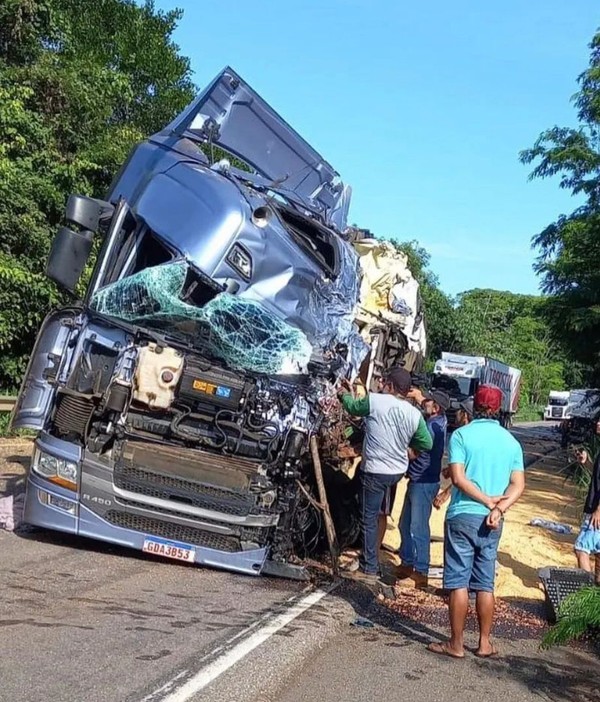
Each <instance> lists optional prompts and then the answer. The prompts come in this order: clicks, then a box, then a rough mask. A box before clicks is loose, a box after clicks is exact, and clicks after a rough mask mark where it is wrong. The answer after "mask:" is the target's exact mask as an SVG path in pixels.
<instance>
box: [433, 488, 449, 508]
mask: <svg viewBox="0 0 600 702" xmlns="http://www.w3.org/2000/svg"><path fill="white" fill-rule="evenodd" d="M449 499H450V488H449V487H447V488H446V489H445V490H440V491H439V492H438V494H437V495H436V496H435V499H434V500H433V506H434V507H435V508H436V509H440V508H441V506H442V505H443V504H444V503H445V502H448V500H449Z"/></svg>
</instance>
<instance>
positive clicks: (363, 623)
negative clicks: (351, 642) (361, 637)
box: [350, 617, 375, 629]
mask: <svg viewBox="0 0 600 702" xmlns="http://www.w3.org/2000/svg"><path fill="white" fill-rule="evenodd" d="M350 626H359V627H363V628H365V629H373V628H374V627H375V624H373V622H372V621H371V620H370V619H367V618H366V617H356V619H355V620H354V621H353V622H351V623H350Z"/></svg>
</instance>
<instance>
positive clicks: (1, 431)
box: [0, 412, 35, 439]
mask: <svg viewBox="0 0 600 702" xmlns="http://www.w3.org/2000/svg"><path fill="white" fill-rule="evenodd" d="M9 422H10V412H0V438H1V439H10V438H13V437H15V436H33V435H34V434H35V432H32V431H29V430H28V429H15V430H13V431H9V429H8V424H9Z"/></svg>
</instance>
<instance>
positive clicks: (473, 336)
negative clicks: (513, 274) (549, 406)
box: [454, 290, 566, 406]
mask: <svg viewBox="0 0 600 702" xmlns="http://www.w3.org/2000/svg"><path fill="white" fill-rule="evenodd" d="M545 308H546V301H545V300H544V299H543V298H541V297H537V296H533V295H518V294H515V293H510V292H502V291H498V290H471V291H469V292H466V293H463V294H462V295H459V297H458V304H457V308H456V325H457V328H458V330H459V332H458V342H457V345H458V348H456V349H454V350H459V351H461V352H462V353H467V354H473V355H478V356H490V357H492V358H497V359H498V360H501V361H504V362H505V363H508V364H509V365H512V366H514V367H516V368H520V369H521V371H522V372H523V375H522V386H521V395H522V399H523V401H524V403H525V404H526V405H530V406H540V405H542V404H545V402H546V400H547V398H548V393H549V392H550V390H561V389H563V388H564V387H565V366H566V363H565V357H564V354H563V352H562V349H561V348H560V347H559V346H558V345H557V344H556V343H555V342H554V340H553V337H552V334H551V332H550V329H549V326H548V323H547V321H546V312H545Z"/></svg>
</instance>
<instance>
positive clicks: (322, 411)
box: [12, 68, 425, 577]
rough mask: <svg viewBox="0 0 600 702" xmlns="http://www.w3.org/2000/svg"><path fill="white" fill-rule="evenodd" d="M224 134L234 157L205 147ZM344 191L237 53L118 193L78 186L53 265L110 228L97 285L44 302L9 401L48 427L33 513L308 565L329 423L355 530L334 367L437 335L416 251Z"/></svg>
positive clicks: (227, 560)
mask: <svg viewBox="0 0 600 702" xmlns="http://www.w3.org/2000/svg"><path fill="white" fill-rule="evenodd" d="M214 147H218V148H219V149H220V150H221V151H223V152H225V153H226V154H230V155H231V156H230V157H228V158H223V159H221V160H219V161H218V162H216V163H211V161H210V160H209V159H208V158H207V156H206V155H205V154H206V153H208V154H211V153H212V151H213V149H214ZM349 196H350V189H349V188H348V187H346V186H344V185H343V183H341V181H340V179H339V176H338V174H337V173H336V172H335V170H334V169H333V168H332V167H331V166H330V165H329V164H328V163H327V162H326V161H324V160H323V158H322V157H321V156H320V155H319V154H318V153H317V152H316V151H315V150H314V149H313V148H312V147H311V146H310V145H309V144H307V143H306V142H305V141H304V140H303V139H302V138H301V137H300V136H299V135H298V134H297V133H296V132H295V131H294V130H293V129H291V127H290V126H289V125H288V124H287V123H286V122H285V121H284V120H283V119H282V118H281V117H280V116H279V115H277V113H275V112H274V111H273V110H272V108H270V107H269V105H267V104H266V103H265V102H264V101H263V100H262V98H260V97H259V96H258V95H257V94H256V93H255V92H254V91H253V90H252V89H251V88H250V87H249V86H248V85H247V84H246V83H244V81H243V80H242V79H241V78H240V77H239V76H237V75H236V74H235V72H234V71H232V70H231V69H230V68H226V69H225V70H223V71H222V72H221V73H220V74H219V76H217V78H216V79H215V80H214V81H213V83H211V85H210V86H209V87H208V88H207V89H206V90H205V91H204V92H203V93H202V94H201V95H200V96H199V97H198V99H197V100H196V101H194V103H192V105H190V107H189V108H187V110H185V111H184V112H183V113H182V114H181V115H180V116H179V117H177V118H176V119H175V120H174V121H173V122H172V123H171V124H170V125H168V126H167V127H165V128H164V129H163V130H162V131H161V132H159V133H158V134H156V135H154V136H152V137H150V138H149V139H148V140H147V141H145V142H143V143H142V144H140V145H138V146H137V147H136V148H135V149H134V151H133V153H132V154H131V156H130V157H129V159H128V161H127V162H126V163H125V165H124V166H123V168H122V169H121V171H120V173H119V174H118V175H117V176H116V179H115V181H114V183H113V186H112V188H111V192H110V193H109V196H108V198H107V201H106V202H105V201H100V200H93V199H91V198H84V197H81V196H72V197H71V198H70V199H69V203H68V205H67V211H66V216H65V219H66V221H67V224H68V226H66V227H63V228H62V229H61V230H60V231H59V232H58V234H57V237H56V240H55V242H54V245H53V248H52V252H51V255H50V258H49V262H48V268H47V273H48V275H49V277H51V278H52V279H53V280H55V281H56V282H57V283H58V284H59V285H60V286H61V287H63V288H65V289H67V290H69V291H71V292H74V291H76V289H77V287H78V284H80V279H81V277H82V275H83V272H84V270H85V267H86V264H87V261H88V257H89V255H90V253H91V250H92V242H93V238H94V236H95V235H99V239H100V238H101V239H102V241H101V246H100V250H99V254H98V257H97V260H96V263H95V268H94V271H93V273H92V276H91V280H90V283H89V285H88V287H87V291H86V293H85V296H84V299H83V302H81V303H78V304H76V305H72V306H71V307H69V308H68V309H64V310H59V311H58V312H53V313H52V314H51V315H50V316H49V317H48V319H47V320H46V321H45V322H44V325H43V326H42V329H41V331H40V334H39V336H38V340H37V342H36V347H35V349H34V352H33V354H32V358H31V361H30V365H29V368H28V370H27V374H26V377H25V378H24V380H23V385H22V388H21V393H20V397H19V401H18V405H17V407H16V410H15V413H14V416H13V419H12V422H13V426H14V427H29V428H32V429H35V430H37V431H38V436H37V438H36V441H35V450H34V455H33V458H32V464H31V469H30V471H29V474H28V489H27V497H26V504H25V515H24V518H25V520H26V521H27V522H29V523H31V524H35V525H38V526H43V527H47V528H50V529H57V530H62V531H68V532H71V533H76V534H82V535H85V536H89V537H93V538H97V539H101V540H104V541H108V542H112V543H116V544H120V545H125V546H130V547H132V548H136V549H141V550H144V551H147V552H148V553H152V554H156V555H161V556H164V557H168V558H173V559H176V560H183V561H187V562H195V563H200V564H204V565H210V566H216V567H221V568H227V569H231V570H236V571H239V572H244V573H250V574H258V573H273V574H278V575H286V576H289V577H305V572H304V570H303V568H302V567H301V565H300V564H299V560H298V558H297V557H298V556H303V555H305V554H306V553H308V552H310V551H311V550H314V549H315V548H318V546H319V545H320V544H321V542H322V534H321V528H320V526H321V525H320V520H319V515H318V514H317V513H316V512H315V511H314V508H313V507H312V505H311V502H310V500H309V499H308V496H310V495H311V494H314V484H313V478H312V468H311V462H310V453H309V439H310V437H311V436H313V435H316V436H317V437H318V438H319V442H320V446H321V450H322V455H323V461H324V465H325V470H326V472H327V475H328V476H329V477H328V484H329V487H330V489H331V491H332V498H334V499H335V500H336V501H337V502H336V504H334V510H333V511H334V515H335V514H338V516H339V528H340V533H341V535H342V538H344V539H346V540H348V541H351V540H352V539H353V538H355V537H356V519H355V516H356V499H355V494H354V491H353V487H352V486H353V485H354V482H355V481H352V480H351V477H352V473H353V471H354V470H355V468H356V465H357V463H358V457H359V452H360V447H359V444H360V426H355V425H353V424H352V423H351V421H350V419H349V418H348V417H345V416H344V414H343V412H342V410H341V408H340V405H339V403H338V402H337V399H336V388H337V384H338V382H339V380H340V379H341V378H354V377H357V376H358V375H360V377H362V378H364V379H365V380H366V382H367V383H368V385H369V386H371V387H374V386H375V384H376V382H377V379H378V377H379V376H380V374H381V372H382V371H383V370H385V367H386V366H387V365H390V364H391V363H392V362H394V363H397V362H400V361H402V360H403V359H404V360H405V361H406V363H407V367H409V369H411V370H412V369H414V370H419V366H420V364H421V363H422V359H423V353H424V350H425V346H424V344H425V335H424V327H423V321H422V311H421V309H420V301H419V298H418V285H417V284H416V281H414V279H413V278H412V276H411V275H410V271H408V269H407V267H406V259H405V257H403V256H402V254H399V253H398V252H397V251H396V250H395V249H394V248H393V247H391V246H390V245H389V244H385V243H383V242H375V241H373V240H368V239H365V238H362V237H361V233H360V232H357V231H353V230H348V229H347V228H346V216H347V212H348V206H349ZM98 243H100V241H99V242H98ZM378 256H379V257H380V258H378ZM374 270H376V271H378V273H377V275H378V276H379V282H378V286H379V287H377V288H374V287H371V286H367V287H366V288H365V284H364V283H365V281H368V280H370V278H369V275H370V273H369V271H371V273H372V272H373V271H374ZM382 271H383V272H384V275H383V277H382V273H381V272H382ZM384 279H385V281H386V285H387V287H386V285H383V286H382V284H381V280H384ZM361 282H362V287H361ZM367 298H368V299H367ZM374 342H375V343H374Z"/></svg>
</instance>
